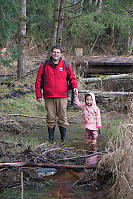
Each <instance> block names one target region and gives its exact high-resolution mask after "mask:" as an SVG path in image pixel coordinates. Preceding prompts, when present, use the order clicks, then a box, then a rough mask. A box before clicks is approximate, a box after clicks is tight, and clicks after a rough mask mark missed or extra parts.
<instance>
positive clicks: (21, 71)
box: [17, 0, 26, 78]
mask: <svg viewBox="0 0 133 199" xmlns="http://www.w3.org/2000/svg"><path fill="white" fill-rule="evenodd" d="M19 21H20V23H19V39H18V43H19V50H20V56H19V59H18V65H17V76H18V78H22V77H24V76H25V63H26V49H25V46H26V0H21V16H20V18H19Z"/></svg>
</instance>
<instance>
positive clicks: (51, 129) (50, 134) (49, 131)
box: [48, 126, 55, 140]
mask: <svg viewBox="0 0 133 199" xmlns="http://www.w3.org/2000/svg"><path fill="white" fill-rule="evenodd" d="M54 131H55V126H54V127H53V128H49V127H48V134H49V140H54Z"/></svg>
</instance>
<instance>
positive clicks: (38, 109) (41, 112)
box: [0, 93, 46, 116]
mask: <svg viewBox="0 0 133 199" xmlns="http://www.w3.org/2000/svg"><path fill="white" fill-rule="evenodd" d="M0 111H1V113H7V114H8V113H14V114H24V115H31V116H45V115H46V111H45V105H44V103H43V102H42V103H38V102H37V101H36V98H35V94H34V93H31V94H26V95H23V96H22V97H21V98H10V99H6V100H1V101H0Z"/></svg>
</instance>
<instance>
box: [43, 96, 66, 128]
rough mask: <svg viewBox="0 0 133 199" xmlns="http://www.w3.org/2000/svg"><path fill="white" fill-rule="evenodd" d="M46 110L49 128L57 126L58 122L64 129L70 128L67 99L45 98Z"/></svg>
mask: <svg viewBox="0 0 133 199" xmlns="http://www.w3.org/2000/svg"><path fill="white" fill-rule="evenodd" d="M45 108H46V110H47V118H46V122H47V125H48V127H49V128H53V127H54V126H56V121H57V124H58V126H62V127H64V128H66V127H67V126H69V124H68V122H67V114H66V108H67V98H52V97H49V98H45ZM57 118H58V120H57Z"/></svg>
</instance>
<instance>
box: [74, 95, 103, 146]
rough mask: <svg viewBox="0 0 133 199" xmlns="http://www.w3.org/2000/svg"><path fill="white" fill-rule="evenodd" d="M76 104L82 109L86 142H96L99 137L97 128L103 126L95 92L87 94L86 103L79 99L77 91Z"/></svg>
mask: <svg viewBox="0 0 133 199" xmlns="http://www.w3.org/2000/svg"><path fill="white" fill-rule="evenodd" d="M74 102H75V104H76V105H77V106H78V107H80V108H81V109H82V116H83V121H82V126H83V128H84V129H85V138H86V143H90V142H91V141H92V144H96V140H97V137H98V134H97V132H96V131H97V130H98V128H100V127H101V117H100V110H99V108H98V107H97V106H96V101H95V95H94V93H89V94H85V103H82V102H80V101H79V99H78V94H77V93H75V100H74Z"/></svg>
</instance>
